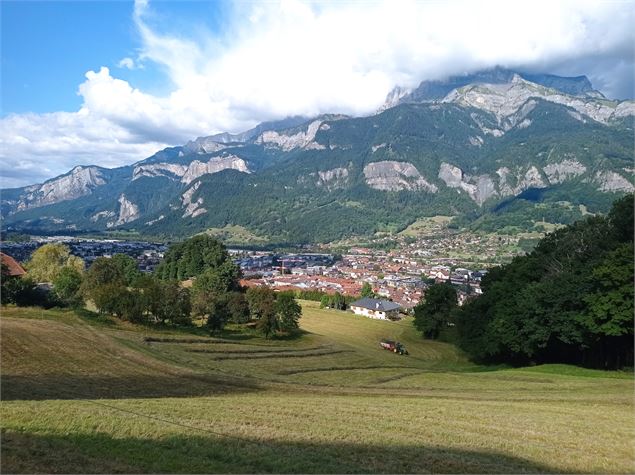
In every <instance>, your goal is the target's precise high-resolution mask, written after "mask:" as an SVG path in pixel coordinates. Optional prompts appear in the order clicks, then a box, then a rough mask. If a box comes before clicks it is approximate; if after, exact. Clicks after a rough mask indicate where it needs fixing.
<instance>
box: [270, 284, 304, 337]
mask: <svg viewBox="0 0 635 475" xmlns="http://www.w3.org/2000/svg"><path fill="white" fill-rule="evenodd" d="M275 311H276V315H277V316H278V319H279V325H278V328H279V329H280V330H282V331H287V332H291V331H293V330H296V329H297V328H298V327H299V324H298V321H299V320H300V317H301V316H302V307H300V304H298V302H297V301H296V300H295V298H293V295H291V294H287V293H282V294H278V296H277V298H276V304H275Z"/></svg>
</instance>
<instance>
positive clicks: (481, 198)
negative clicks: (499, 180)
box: [439, 162, 498, 206]
mask: <svg viewBox="0 0 635 475" xmlns="http://www.w3.org/2000/svg"><path fill="white" fill-rule="evenodd" d="M439 178H440V179H441V180H443V181H444V182H445V184H446V185H447V186H448V187H450V188H458V189H461V190H464V191H465V192H467V194H468V195H469V197H470V198H472V199H473V200H474V201H475V202H476V203H477V204H478V205H479V206H481V205H482V204H483V203H484V202H485V201H486V200H488V199H489V198H491V197H492V196H497V195H498V192H497V191H496V183H494V180H493V179H492V178H491V177H490V176H489V175H478V176H469V175H465V174H464V173H463V170H461V169H460V168H459V167H456V166H454V165H450V164H449V163H445V162H443V163H441V167H440V168H439Z"/></svg>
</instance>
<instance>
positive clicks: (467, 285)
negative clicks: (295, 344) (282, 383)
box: [230, 248, 487, 309]
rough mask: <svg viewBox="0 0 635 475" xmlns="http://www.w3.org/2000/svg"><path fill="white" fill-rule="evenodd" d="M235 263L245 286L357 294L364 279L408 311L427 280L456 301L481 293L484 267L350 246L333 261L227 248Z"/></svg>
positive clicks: (331, 258) (316, 256)
mask: <svg viewBox="0 0 635 475" xmlns="http://www.w3.org/2000/svg"><path fill="white" fill-rule="evenodd" d="M230 253H233V254H234V255H235V256H236V257H237V258H236V262H237V263H238V264H239V265H240V267H241V269H242V271H243V275H244V279H243V281H242V283H243V285H245V286H258V285H266V286H268V287H272V288H273V289H275V290H280V291H282V290H315V291H320V292H326V293H335V292H339V293H341V294H343V295H350V296H355V295H360V293H361V290H362V286H363V285H364V283H366V282H367V283H369V284H370V285H371V287H372V289H373V292H374V293H375V294H376V295H378V296H379V297H381V298H383V299H387V300H391V301H393V302H395V303H398V304H399V305H400V306H401V307H402V308H404V309H409V308H412V307H414V306H415V305H417V303H419V300H421V298H422V297H423V295H424V294H425V290H426V288H427V287H428V285H429V284H430V283H432V282H447V281H450V282H451V283H452V284H454V285H456V286H457V293H458V296H459V303H460V304H462V303H463V302H464V301H465V300H466V299H468V298H470V296H475V295H478V294H480V293H481V287H480V282H481V278H482V277H483V275H485V273H486V272H487V271H486V270H483V269H482V270H475V269H466V268H462V267H454V268H453V267H452V266H451V265H448V264H430V263H425V262H423V259H421V258H418V259H415V258H412V257H410V256H408V255H406V254H405V253H402V252H399V251H395V252H385V251H376V250H375V251H373V250H371V249H367V248H352V249H351V250H350V252H349V253H348V254H344V255H342V256H341V257H340V258H339V259H337V260H336V259H335V256H334V255H332V254H285V255H277V254H272V253H267V252H255V251H254V252H249V251H234V250H230Z"/></svg>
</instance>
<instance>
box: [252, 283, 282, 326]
mask: <svg viewBox="0 0 635 475" xmlns="http://www.w3.org/2000/svg"><path fill="white" fill-rule="evenodd" d="M246 298H247V304H248V306H249V315H250V316H251V318H252V319H254V320H260V319H261V318H263V317H264V316H269V315H272V314H275V309H274V305H275V299H276V295H275V293H274V292H273V290H271V289H270V288H269V287H250V288H249V289H247V293H246Z"/></svg>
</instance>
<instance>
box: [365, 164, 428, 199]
mask: <svg viewBox="0 0 635 475" xmlns="http://www.w3.org/2000/svg"><path fill="white" fill-rule="evenodd" d="M364 176H365V177H366V184H367V185H368V186H370V187H371V188H374V189H376V190H382V191H399V190H424V191H428V192H430V193H436V192H437V190H438V188H437V186H436V185H434V184H432V183H429V182H428V181H427V180H426V179H425V178H424V177H423V176H422V175H421V174H420V173H419V170H417V169H416V168H415V166H414V165H413V164H412V163H408V162H396V161H392V160H387V161H383V162H374V163H369V164H368V165H366V166H365V167H364Z"/></svg>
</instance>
